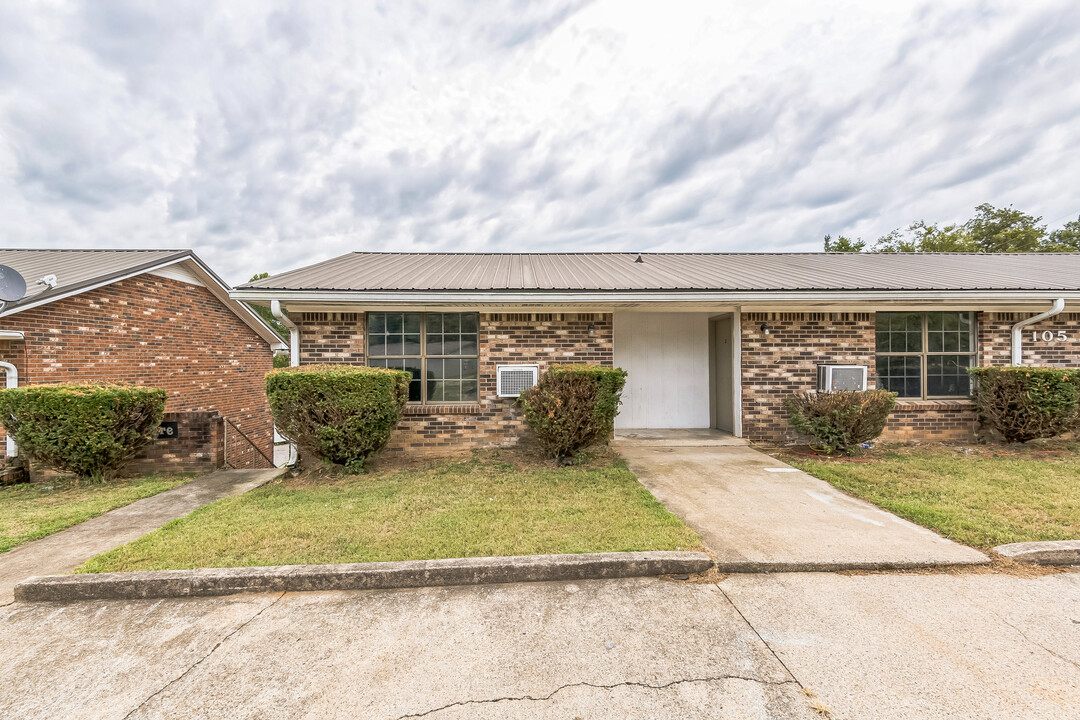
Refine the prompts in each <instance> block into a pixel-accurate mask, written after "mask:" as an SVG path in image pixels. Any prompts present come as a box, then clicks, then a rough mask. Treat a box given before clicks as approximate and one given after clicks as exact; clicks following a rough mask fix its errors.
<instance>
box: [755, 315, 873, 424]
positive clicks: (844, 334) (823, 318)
mask: <svg viewBox="0 0 1080 720" xmlns="http://www.w3.org/2000/svg"><path fill="white" fill-rule="evenodd" d="M762 324H765V325H767V326H768V328H769V334H767V335H766V334H765V333H764V332H762V330H761V325H762ZM818 365H867V366H869V367H870V373H871V379H870V382H872V381H873V370H874V315H873V314H872V313H746V314H744V315H743V318H742V392H743V435H744V436H745V437H747V438H749V439H751V440H753V441H755V442H770V443H793V442H795V441H796V440H797V436H796V435H795V432H794V431H793V430H792V429H791V426H790V425H789V424H788V422H787V420H786V416H785V414H784V408H783V402H784V398H787V397H789V396H791V395H792V394H793V393H797V392H804V391H807V390H813V389H814V388H816V387H817V366H818Z"/></svg>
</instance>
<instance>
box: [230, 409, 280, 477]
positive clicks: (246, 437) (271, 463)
mask: <svg viewBox="0 0 1080 720" xmlns="http://www.w3.org/2000/svg"><path fill="white" fill-rule="evenodd" d="M222 420H224V421H225V422H227V423H229V424H230V425H232V427H233V430H235V431H236V432H238V433H240V437H242V438H244V439H245V440H247V441H248V444H249V445H251V447H253V448H254V449H255V451H256V452H257V453H259V454H260V455H262V456H263V459H264V460H266V462H268V463H270V467H276V465H274V460H273V459H272V458H270V457H267V455H266V453H264V452H263V451H262V450H260V449H259V446H258V445H256V444H255V442H254V441H253V440H252V439H251V438H249V437H248V436H247V435H246V434H245V433H244V431H243V430H241V429H240V428H238V427H237V426H236V423H234V422H233V421H232V420H230V419H229V418H227V417H223V418H222ZM224 449H225V464H226V465H228V464H229V433H228V431H227V430H226V433H225V448H224Z"/></svg>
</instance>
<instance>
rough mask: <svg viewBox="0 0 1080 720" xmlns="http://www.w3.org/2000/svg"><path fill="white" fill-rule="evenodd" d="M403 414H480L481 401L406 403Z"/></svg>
mask: <svg viewBox="0 0 1080 720" xmlns="http://www.w3.org/2000/svg"><path fill="white" fill-rule="evenodd" d="M401 414H402V415H479V414H480V403H459V404H449V405H406V406H405V409H404V410H402V411H401Z"/></svg>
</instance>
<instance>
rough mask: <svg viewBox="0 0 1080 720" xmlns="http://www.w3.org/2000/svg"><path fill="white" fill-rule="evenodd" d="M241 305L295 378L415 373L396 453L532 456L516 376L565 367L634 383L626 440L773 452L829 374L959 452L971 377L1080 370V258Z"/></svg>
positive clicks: (466, 282)
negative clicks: (650, 438) (302, 372)
mask: <svg viewBox="0 0 1080 720" xmlns="http://www.w3.org/2000/svg"><path fill="white" fill-rule="evenodd" d="M231 297H233V298H234V299H241V300H245V301H249V302H253V303H261V304H265V305H269V306H271V307H276V309H277V311H278V312H279V313H280V314H281V315H282V316H283V317H284V318H285V321H286V323H287V324H291V325H292V326H293V327H292V329H291V333H292V338H293V339H292V341H291V343H290V344H291V346H292V353H293V356H292V361H293V363H294V364H306V363H314V362H330V363H350V364H360V365H363V364H368V365H379V366H387V367H397V368H402V369H407V370H410V371H412V373H413V376H414V378H415V379H414V381H413V384H412V388H411V397H410V404H409V406H408V407H407V409H406V413H405V417H404V419H403V421H402V423H401V425H400V426H399V428H398V431H397V432H396V433H395V434H394V436H393V437H392V439H391V448H390V449H391V450H394V449H396V450H399V451H400V450H404V449H425V448H438V447H445V446H456V447H463V446H464V447H468V446H484V445H498V444H510V443H514V442H516V441H517V439H518V437H520V436H521V432H522V418H521V415H520V413H519V412H518V410H517V408H516V406H515V400H514V395H515V393H514V392H513V391H512V389H511V391H509V392H507V391H505V390H506V388H501V387H500V381H499V377H500V373H508V374H506V375H504V376H503V377H504V379H509V378H512V377H517V378H520V377H522V373H524V375H525V377H527V378H528V377H531V375H532V373H533V371H534V370H535V372H537V373H542V372H543V370H544V369H545V367H546V366H547V365H548V364H550V363H552V362H592V363H600V364H605V365H612V364H614V365H617V366H619V367H622V368H623V369H625V370H627V371H628V373H629V377H628V380H627V387H626V390H625V392H624V395H623V406H622V409H621V411H620V414H619V416H618V418H617V419H616V428H617V429H619V430H623V431H627V430H631V429H638V428H641V429H647V428H716V429H719V430H723V431H726V432H730V433H733V434H735V435H737V436H742V437H747V438H750V439H752V440H755V441H761V442H767V443H789V442H793V441H795V440H796V438H795V437H794V435H793V433H792V431H791V429H790V428H789V426H788V424H787V421H786V418H785V417H784V413H783V409H782V402H783V399H784V398H785V397H788V396H790V395H791V394H793V393H795V392H801V391H810V390H816V389H818V387H819V373H822V375H821V376H822V377H825V375H824V374H823V373H825V372H842V373H844V377H845V378H846V379H847V380H848V381H851V380H852V378H855V379H857V380H862V381H863V382H864V383H865V386H866V387H875V386H876V387H884V388H888V389H890V390H894V391H896V392H897V393H899V395H900V400H899V402H898V405H897V408H896V410H895V412H894V413H893V416H892V418H891V419H890V422H889V425H888V427H887V429H886V435H885V439H891V440H920V439H922V440H932V439H947V440H961V441H963V440H970V439H972V437H973V434H974V432H975V428H976V423H975V413H974V407H973V405H972V403H971V401H970V399H969V392H970V387H969V384H968V375H967V372H966V369H967V367H970V366H973V365H995V364H998V365H1000V364H1009V363H1010V362H1013V361H1014V357H1013V353H1014V351H1015V352H1016V353H1018V356H1017V358H1016V359H1018V360H1019V361H1020V362H1022V363H1026V364H1046V365H1057V366H1061V367H1078V366H1080V356H1078V353H1077V350H1078V349H1080V255H1078V254H1041V255H1039V254H1028V255H1023V254H1015V255H1004V254H1003V255H975V254H869V253H834V254H830V253H804V254H797V253H788V254H716V253H699V254H663V253H656V254H652V253H646V254H640V255H638V254H634V253H576V254H554V253H552V254H528V255H526V254H405V253H401V254H396V253H352V254H349V255H345V256H342V257H339V258H335V259H332V260H328V261H325V262H322V263H318V264H316V265H312V266H310V267H307V268H302V269H299V270H294V271H290V272H286V273H282V274H280V275H276V276H273V277H270V278H266V279H264V280H260V281H257V282H254V283H249V284H247V285H244V286H242V287H240V288H238V289H236V290H234V291H233V292H232V293H231ZM286 313H287V315H286ZM1038 316H1043V318H1042V319H1041V320H1037V321H1036V322H1034V324H1025V323H1028V322H1029V321H1030V320H1031V319H1032V318H1035V317H1038ZM822 366H825V367H827V368H828V367H834V366H841V367H839V368H837V369H835V370H833V371H828V370H826V371H822V370H821V367H822ZM843 366H847V367H843ZM500 389H502V390H504V391H503V392H500Z"/></svg>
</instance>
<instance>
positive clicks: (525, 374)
mask: <svg viewBox="0 0 1080 720" xmlns="http://www.w3.org/2000/svg"><path fill="white" fill-rule="evenodd" d="M539 372H540V366H539V365H496V366H495V394H496V395H498V396H499V397H517V396H518V395H520V394H521V393H523V392H525V391H526V390H528V389H529V388H531V387H532V386H533V385H535V384H536V378H537V375H538V374H539Z"/></svg>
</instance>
